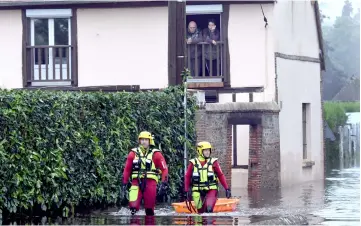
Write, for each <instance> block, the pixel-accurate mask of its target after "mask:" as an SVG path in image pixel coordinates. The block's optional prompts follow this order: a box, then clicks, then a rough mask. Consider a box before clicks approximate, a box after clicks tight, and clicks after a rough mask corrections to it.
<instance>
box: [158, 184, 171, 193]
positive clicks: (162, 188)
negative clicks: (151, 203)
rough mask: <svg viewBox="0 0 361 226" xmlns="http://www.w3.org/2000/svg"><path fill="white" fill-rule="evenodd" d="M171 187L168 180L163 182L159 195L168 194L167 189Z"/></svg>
mask: <svg viewBox="0 0 361 226" xmlns="http://www.w3.org/2000/svg"><path fill="white" fill-rule="evenodd" d="M168 189H169V185H168V183H167V182H162V184H161V185H160V187H159V195H160V196H164V195H166V194H167V191H168Z"/></svg>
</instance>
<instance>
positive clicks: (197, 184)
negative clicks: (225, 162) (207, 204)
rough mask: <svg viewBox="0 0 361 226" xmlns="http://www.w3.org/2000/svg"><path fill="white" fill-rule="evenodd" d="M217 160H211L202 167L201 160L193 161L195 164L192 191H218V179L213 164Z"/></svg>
mask: <svg viewBox="0 0 361 226" xmlns="http://www.w3.org/2000/svg"><path fill="white" fill-rule="evenodd" d="M215 161H217V158H210V159H208V160H207V162H206V163H205V164H204V165H203V166H202V164H201V162H200V161H199V159H197V158H195V159H191V160H190V162H191V163H192V164H193V173H192V191H199V190H210V189H218V178H217V175H216V174H215V173H214V170H213V164H214V162H215Z"/></svg>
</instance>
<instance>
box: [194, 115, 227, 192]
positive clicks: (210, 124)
mask: <svg viewBox="0 0 361 226" xmlns="http://www.w3.org/2000/svg"><path fill="white" fill-rule="evenodd" d="M196 130H197V143H198V142H201V141H208V142H210V143H211V144H212V146H213V148H214V152H213V153H212V156H213V157H215V158H218V161H219V164H220V166H221V168H222V171H223V173H224V175H225V177H226V180H227V183H228V185H229V186H231V176H232V175H231V174H232V155H231V154H229V153H232V125H228V122H227V114H210V113H207V112H206V111H205V110H199V111H197V113H196Z"/></svg>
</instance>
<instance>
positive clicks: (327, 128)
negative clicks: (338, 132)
mask: <svg viewBox="0 0 361 226" xmlns="http://www.w3.org/2000/svg"><path fill="white" fill-rule="evenodd" d="M323 125H324V126H325V138H326V139H329V140H331V141H335V140H336V137H335V134H334V133H333V132H332V130H331V128H330V126H329V125H328V123H327V122H326V121H324V123H323Z"/></svg>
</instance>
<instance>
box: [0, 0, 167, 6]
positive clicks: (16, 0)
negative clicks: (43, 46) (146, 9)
mask: <svg viewBox="0 0 361 226" xmlns="http://www.w3.org/2000/svg"><path fill="white" fill-rule="evenodd" d="M122 2H124V3H126V2H129V3H136V2H164V1H157V0H146V1H144V0H113V1H109V0H0V7H11V6H36V5H69V4H89V3H122Z"/></svg>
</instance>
